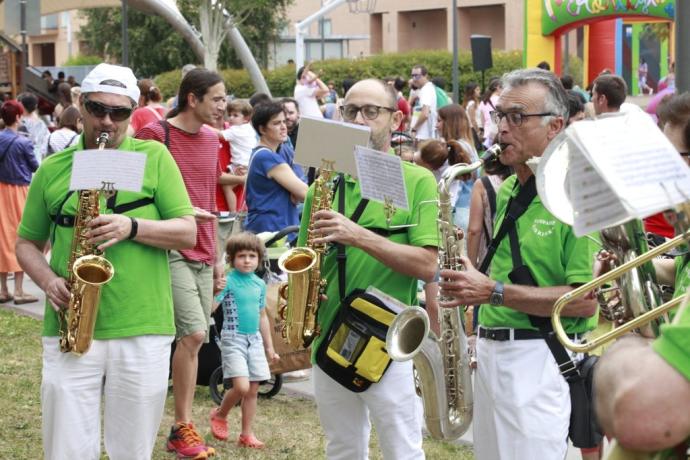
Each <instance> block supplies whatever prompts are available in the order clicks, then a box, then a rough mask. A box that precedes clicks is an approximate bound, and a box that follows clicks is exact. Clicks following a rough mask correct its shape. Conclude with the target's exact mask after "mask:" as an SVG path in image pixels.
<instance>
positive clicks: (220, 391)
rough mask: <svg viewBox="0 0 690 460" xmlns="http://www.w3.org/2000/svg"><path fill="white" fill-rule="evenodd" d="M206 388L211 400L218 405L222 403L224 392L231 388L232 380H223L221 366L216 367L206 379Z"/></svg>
mask: <svg viewBox="0 0 690 460" xmlns="http://www.w3.org/2000/svg"><path fill="white" fill-rule="evenodd" d="M208 388H209V390H210V392H211V399H212V400H213V402H215V403H216V404H218V405H220V403H221V402H222V401H223V396H225V392H226V391H227V390H229V389H230V388H232V380H230V379H228V380H227V381H225V380H223V366H218V367H217V368H216V369H215V370H214V371H213V372H212V373H211V377H209V379H208Z"/></svg>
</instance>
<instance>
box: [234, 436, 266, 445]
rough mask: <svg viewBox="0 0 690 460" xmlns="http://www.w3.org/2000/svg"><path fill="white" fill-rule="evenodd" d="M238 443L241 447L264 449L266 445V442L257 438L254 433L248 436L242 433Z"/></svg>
mask: <svg viewBox="0 0 690 460" xmlns="http://www.w3.org/2000/svg"><path fill="white" fill-rule="evenodd" d="M237 445H238V446H240V447H249V448H252V449H263V448H264V447H265V446H266V444H264V443H263V442H261V441H259V440H258V439H256V436H254V435H253V434H250V435H247V436H245V435H243V434H241V435H240V437H239V439H238V440H237Z"/></svg>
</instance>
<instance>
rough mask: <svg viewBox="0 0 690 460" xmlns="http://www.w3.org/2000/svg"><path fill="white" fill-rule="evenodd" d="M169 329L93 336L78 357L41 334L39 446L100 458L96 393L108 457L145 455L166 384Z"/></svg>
mask: <svg viewBox="0 0 690 460" xmlns="http://www.w3.org/2000/svg"><path fill="white" fill-rule="evenodd" d="M172 340H173V337H172V336H162V335H147V336H141V337H131V338H126V339H112V340H94V341H93V344H92V345H91V349H90V350H89V351H88V352H87V353H86V354H85V355H83V356H81V357H79V356H75V355H73V354H72V353H62V352H60V350H59V345H58V338H57V337H44V338H43V380H42V382H41V406H42V412H43V450H44V454H45V458H46V459H47V460H68V459H75V458H78V459H83V460H98V459H99V458H100V455H101V454H100V451H101V435H100V432H101V396H103V400H104V406H105V407H104V410H103V425H104V435H105V436H104V437H105V450H106V452H107V453H108V456H109V457H110V459H111V460H124V459H127V460H139V459H141V460H144V459H150V458H151V453H152V452H153V447H154V444H155V442H156V436H157V433H158V428H159V426H160V422H161V418H162V417H163V410H164V408H165V397H166V394H167V391H168V368H169V363H170V344H171V343H172Z"/></svg>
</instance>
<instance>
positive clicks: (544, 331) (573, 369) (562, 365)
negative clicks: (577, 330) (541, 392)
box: [508, 225, 580, 381]
mask: <svg viewBox="0 0 690 460" xmlns="http://www.w3.org/2000/svg"><path fill="white" fill-rule="evenodd" d="M508 237H509V238H510V256H511V257H512V259H513V269H516V268H518V267H522V265H523V262H522V254H521V252H520V241H519V239H518V234H517V229H516V228H515V225H511V226H510V228H509V229H508ZM527 284H533V285H535V286H536V285H537V283H536V281H534V279H533V278H532V283H527ZM527 317H528V318H529V321H530V323H531V324H532V326H533V327H535V328H537V329H539V332H540V333H541V335H542V337H543V338H544V341H545V342H546V345H547V346H548V347H549V350H550V351H551V354H552V355H553V357H554V359H555V360H556V363H558V370H559V371H560V373H561V374H562V375H563V377H565V379H566V380H568V381H570V379H571V378H574V377H577V376H579V375H580V374H579V371H578V369H577V366H576V365H575V363H574V362H573V360H572V359H570V356H568V352H567V351H566V350H565V347H564V346H563V345H562V344H561V342H560V341H559V340H558V337H556V334H555V333H554V332H553V325H552V324H551V319H550V318H549V317H546V316H535V315H527Z"/></svg>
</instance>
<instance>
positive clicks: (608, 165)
mask: <svg viewBox="0 0 690 460" xmlns="http://www.w3.org/2000/svg"><path fill="white" fill-rule="evenodd" d="M568 130H569V134H570V137H571V139H572V141H573V142H574V143H575V144H577V145H578V147H579V148H577V149H575V150H576V151H578V152H581V154H578V155H574V157H573V155H572V154H571V164H570V168H569V173H568V175H569V176H570V180H571V184H570V190H571V197H572V200H573V207H574V209H575V211H576V212H575V225H574V230H575V233H576V234H577V235H582V234H586V233H590V232H592V231H595V230H600V229H602V228H605V227H608V226H611V225H615V224H616V223H621V222H624V221H626V220H629V219H632V218H644V217H647V216H650V215H652V214H655V213H657V212H660V211H663V210H665V209H669V208H672V207H673V206H674V205H676V204H678V203H681V202H684V201H687V200H688V199H690V168H688V166H687V165H686V164H685V162H684V161H683V160H682V158H681V157H680V155H678V152H677V151H676V150H675V148H674V147H673V145H672V144H671V143H670V142H669V141H668V139H667V138H666V136H665V135H664V134H663V133H662V132H661V131H660V130H659V128H658V127H657V126H656V125H655V124H654V122H653V121H652V120H651V118H650V117H649V116H648V115H647V114H644V113H637V112H632V113H628V114H626V115H622V116H613V117H607V118H602V119H597V120H593V121H584V122H578V123H575V124H573V125H571V127H570V128H568Z"/></svg>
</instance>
